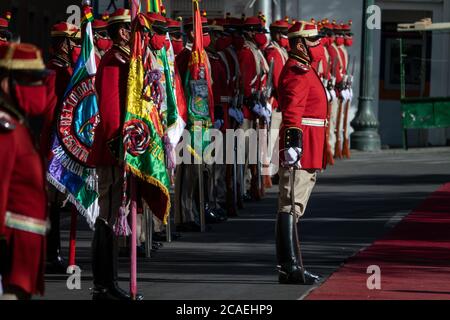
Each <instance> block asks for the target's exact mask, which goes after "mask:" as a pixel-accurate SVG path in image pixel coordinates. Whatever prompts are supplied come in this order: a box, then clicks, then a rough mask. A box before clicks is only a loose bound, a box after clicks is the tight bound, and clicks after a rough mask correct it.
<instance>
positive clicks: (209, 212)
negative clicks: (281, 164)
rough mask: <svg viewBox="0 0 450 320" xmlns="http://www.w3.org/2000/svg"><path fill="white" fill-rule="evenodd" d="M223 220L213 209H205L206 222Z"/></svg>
mask: <svg viewBox="0 0 450 320" xmlns="http://www.w3.org/2000/svg"><path fill="white" fill-rule="evenodd" d="M222 221H223V220H222V219H221V218H220V216H219V215H218V214H217V213H216V211H215V209H209V208H206V209H205V222H206V223H211V224H212V223H219V222H222Z"/></svg>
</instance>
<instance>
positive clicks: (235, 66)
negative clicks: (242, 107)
mask: <svg viewBox="0 0 450 320" xmlns="http://www.w3.org/2000/svg"><path fill="white" fill-rule="evenodd" d="M221 54H223V56H224V57H225V59H226V62H227V63H226V65H227V69H228V72H229V78H230V80H229V84H228V91H227V95H228V99H229V103H228V106H231V104H232V102H233V99H238V98H239V95H240V94H241V92H240V90H241V87H240V86H241V71H240V66H239V57H238V54H237V51H236V49H235V48H234V47H233V46H229V47H228V48H226V49H225V50H224V51H222V52H221ZM225 128H226V129H235V128H234V127H233V126H232V123H231V121H230V117H229V115H228V111H227V115H226V120H225Z"/></svg>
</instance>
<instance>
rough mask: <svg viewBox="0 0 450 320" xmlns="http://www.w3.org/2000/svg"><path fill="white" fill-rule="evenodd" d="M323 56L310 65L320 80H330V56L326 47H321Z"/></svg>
mask: <svg viewBox="0 0 450 320" xmlns="http://www.w3.org/2000/svg"><path fill="white" fill-rule="evenodd" d="M322 48H323V55H322V58H321V59H320V60H318V61H315V62H314V63H312V67H313V68H314V69H315V70H316V72H317V74H318V75H319V77H320V78H321V79H325V80H330V79H331V66H330V54H329V53H328V50H329V49H327V46H322Z"/></svg>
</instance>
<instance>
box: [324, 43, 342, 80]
mask: <svg viewBox="0 0 450 320" xmlns="http://www.w3.org/2000/svg"><path fill="white" fill-rule="evenodd" d="M328 53H329V54H330V59H331V63H332V64H333V67H332V70H333V72H332V73H333V74H334V76H335V77H336V84H338V83H341V82H342V80H343V79H344V66H343V63H342V57H341V55H340V53H339V49H338V46H337V45H336V43H335V42H333V43H332V44H331V45H330V46H329V47H328Z"/></svg>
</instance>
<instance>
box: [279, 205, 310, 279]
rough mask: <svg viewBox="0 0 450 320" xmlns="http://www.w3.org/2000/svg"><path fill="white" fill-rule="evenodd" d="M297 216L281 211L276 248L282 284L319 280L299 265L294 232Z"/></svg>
mask: <svg viewBox="0 0 450 320" xmlns="http://www.w3.org/2000/svg"><path fill="white" fill-rule="evenodd" d="M294 223H295V218H294V216H293V215H291V214H289V213H283V212H281V213H279V214H278V217H277V226H276V250H277V260H278V264H279V276H278V282H279V283H282V284H306V285H311V284H314V283H316V282H317V280H316V279H315V278H314V277H310V276H309V275H311V274H310V273H309V272H307V271H306V272H305V270H302V268H301V267H300V265H299V260H298V257H297V254H298V242H297V241H296V239H297V238H296V237H297V236H296V235H295V233H294Z"/></svg>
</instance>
